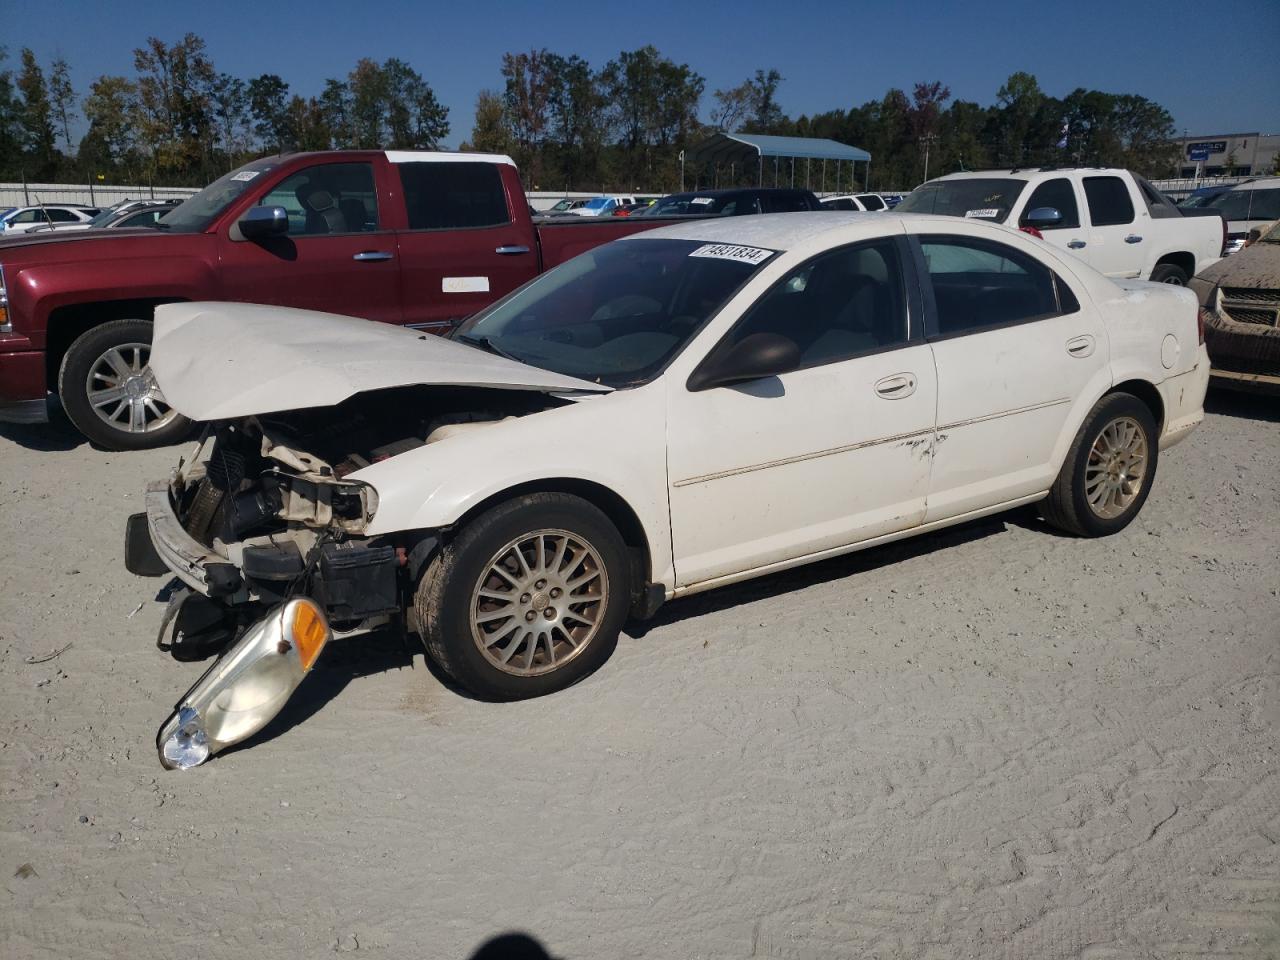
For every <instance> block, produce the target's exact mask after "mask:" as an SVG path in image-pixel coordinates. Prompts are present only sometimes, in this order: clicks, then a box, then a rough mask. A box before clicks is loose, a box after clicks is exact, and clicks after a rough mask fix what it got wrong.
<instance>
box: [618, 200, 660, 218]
mask: <svg viewBox="0 0 1280 960" xmlns="http://www.w3.org/2000/svg"><path fill="white" fill-rule="evenodd" d="M657 202H658V198H657V197H654V198H652V199H648V200H637V201H636V202H635V203H625V204H623V205H622V206H620V207H617V208H615V209H614V211H613V215H614V216H615V217H629V216H631V215H632V214H633V213H639V212H640V211H641V210H648V209H649V208H650V207H651V206H653V205H654V204H655V203H657Z"/></svg>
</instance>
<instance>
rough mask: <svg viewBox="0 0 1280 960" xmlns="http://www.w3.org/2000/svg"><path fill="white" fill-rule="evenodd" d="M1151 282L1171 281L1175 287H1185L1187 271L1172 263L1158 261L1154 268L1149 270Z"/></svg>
mask: <svg viewBox="0 0 1280 960" xmlns="http://www.w3.org/2000/svg"><path fill="white" fill-rule="evenodd" d="M1151 282H1152V283H1172V284H1173V285H1174V286H1176V287H1185V286H1186V285H1187V273H1186V271H1185V270H1183V269H1182V268H1181V267H1175V266H1174V265H1173V264H1172V263H1158V264H1156V266H1155V269H1153V270H1152V271H1151Z"/></svg>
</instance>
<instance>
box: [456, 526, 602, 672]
mask: <svg viewBox="0 0 1280 960" xmlns="http://www.w3.org/2000/svg"><path fill="white" fill-rule="evenodd" d="M608 600H609V575H608V573H607V572H606V570H605V566H604V562H603V560H601V558H600V552H599V551H598V550H596V548H595V547H593V546H592V545H591V544H590V543H589V542H588V541H587V540H585V539H584V538H582V537H580V536H578V535H577V534H574V533H570V532H569V531H567V530H536V531H534V532H532V533H527V534H524V535H523V536H520V537H518V538H517V539H515V540H512V541H511V542H510V543H508V544H507V545H506V546H504V547H503V548H502V549H501V550H499V551H498V552H497V553H495V554H494V555H493V557H492V558H491V559H490V560H489V562H488V563H487V564H486V565H485V568H484V572H483V573H482V574H481V575H480V578H479V580H478V581H477V583H476V587H475V589H474V590H473V591H472V594H471V608H470V609H471V636H472V639H474V641H475V644H476V646H477V647H478V648H479V650H480V652H481V653H482V654H483V655H484V657H485V659H486V660H488V661H489V663H491V664H492V665H493V666H495V667H497V668H498V669H499V670H501V671H502V672H504V673H509V674H513V675H515V676H519V677H536V676H539V675H541V674H545V673H550V672H552V671H553V670H558V669H560V668H561V667H563V666H564V665H565V664H566V663H568V662H569V661H570V660H573V659H574V658H575V657H577V656H579V655H580V654H581V653H582V651H584V650H586V649H587V647H588V646H590V644H591V641H592V640H594V639H595V637H596V634H597V633H598V632H599V631H600V623H601V620H602V619H603V616H604V611H605V606H606V605H607V603H608Z"/></svg>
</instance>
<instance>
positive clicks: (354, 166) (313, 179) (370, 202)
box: [259, 163, 378, 237]
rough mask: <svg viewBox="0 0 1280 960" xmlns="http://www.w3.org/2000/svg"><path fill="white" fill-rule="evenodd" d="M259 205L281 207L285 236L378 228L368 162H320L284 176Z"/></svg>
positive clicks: (364, 231)
mask: <svg viewBox="0 0 1280 960" xmlns="http://www.w3.org/2000/svg"><path fill="white" fill-rule="evenodd" d="M259 205H260V206H265V207H284V209H285V211H286V212H287V213H288V214H289V236H291V237H309V236H323V235H325V234H334V233H371V232H374V231H376V230H377V229H378V195H377V191H376V190H375V189H374V184H373V165H372V164H370V163H322V164H317V165H316V166H314V167H307V168H306V169H305V170H300V171H298V172H297V173H295V174H292V175H291V176H288V177H285V178H284V179H283V180H282V181H280V183H278V184H276V186H274V187H272V188H271V190H270V192H268V193H267V194H266V196H264V197H263V198H262V199H261V200H260V201H259Z"/></svg>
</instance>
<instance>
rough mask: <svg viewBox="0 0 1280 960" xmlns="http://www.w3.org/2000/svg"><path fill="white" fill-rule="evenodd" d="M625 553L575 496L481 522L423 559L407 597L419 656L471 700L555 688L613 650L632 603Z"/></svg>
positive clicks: (551, 497)
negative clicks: (424, 656)
mask: <svg viewBox="0 0 1280 960" xmlns="http://www.w3.org/2000/svg"><path fill="white" fill-rule="evenodd" d="M630 574H631V570H630V561H629V559H628V555H627V550H626V545H625V544H624V543H623V541H622V537H621V536H620V535H619V533H618V531H617V528H615V527H614V525H613V523H612V522H611V521H610V520H609V518H608V517H607V516H605V515H604V513H602V512H601V511H600V510H599V509H598V508H596V507H595V506H593V505H592V504H590V503H588V502H587V501H586V500H583V499H581V498H580V497H575V496H571V495H568V494H560V493H535V494H528V495H526V496H521V497H516V498H514V499H512V500H510V501H508V502H507V503H503V504H500V505H499V506H496V507H494V508H493V509H491V510H488V511H486V512H485V513H483V514H481V515H480V516H478V517H477V518H475V519H474V520H472V521H471V522H470V523H468V524H467V525H466V526H465V527H464V528H463V529H462V531H461V532H460V533H459V534H458V535H457V537H455V538H454V539H453V540H452V541H451V542H450V543H448V544H446V545H445V546H444V547H443V548H442V549H441V551H440V552H439V554H437V556H436V557H435V558H434V559H433V560H432V561H431V563H430V564H429V565H428V567H427V569H426V571H425V572H424V573H423V576H422V579H421V580H420V581H419V583H418V588H417V591H416V592H415V595H414V612H415V615H416V617H417V622H418V629H419V632H420V633H421V635H422V639H423V642H424V643H425V645H426V648H427V653H428V655H430V657H431V659H432V660H434V661H435V662H436V663H437V664H438V665H439V666H440V667H441V668H442V669H443V670H444V671H445V672H446V673H448V674H449V675H450V676H451V677H453V679H454V680H456V681H457V682H458V683H459V684H460V685H461V686H463V687H465V688H466V689H467V690H469V691H470V692H471V693H473V694H475V695H477V696H479V697H481V698H483V699H487V700H523V699H526V698H529V697H540V696H543V695H545V694H548V693H554V692H555V691H557V690H563V689H564V688H565V687H568V686H570V685H572V684H574V683H577V682H578V681H579V680H581V679H582V678H583V677H586V676H587V675H589V674H591V673H592V672H594V671H595V670H597V669H598V668H599V667H600V666H601V665H602V664H603V663H604V662H605V661H606V660H607V659H608V658H609V655H610V654H611V653H612V652H613V649H614V647H615V646H616V645H617V642H618V634H619V633H620V632H621V630H622V625H623V622H624V621H625V619H626V616H627V611H628V609H629V606H630V598H631V575H630Z"/></svg>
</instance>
